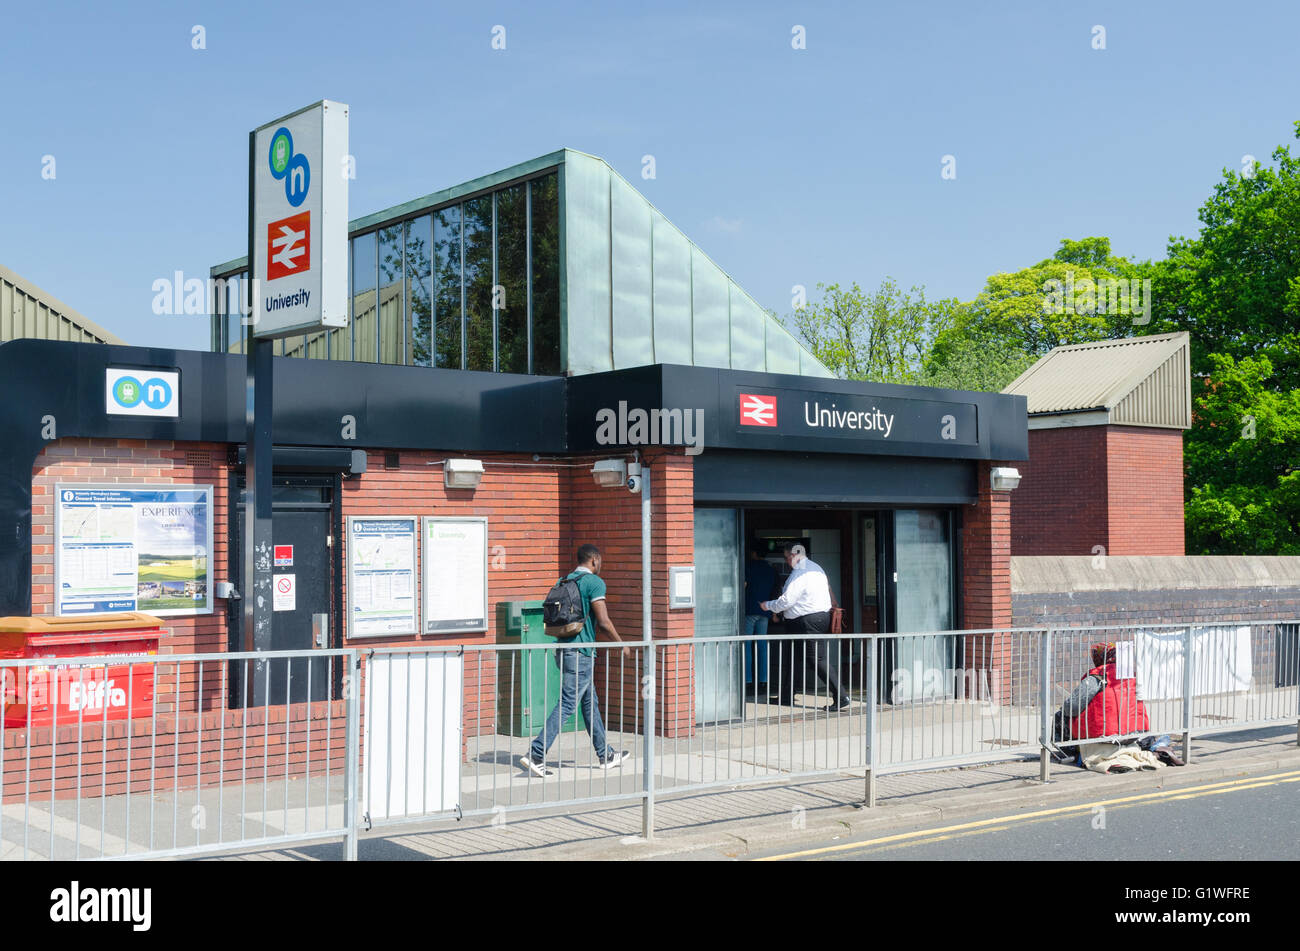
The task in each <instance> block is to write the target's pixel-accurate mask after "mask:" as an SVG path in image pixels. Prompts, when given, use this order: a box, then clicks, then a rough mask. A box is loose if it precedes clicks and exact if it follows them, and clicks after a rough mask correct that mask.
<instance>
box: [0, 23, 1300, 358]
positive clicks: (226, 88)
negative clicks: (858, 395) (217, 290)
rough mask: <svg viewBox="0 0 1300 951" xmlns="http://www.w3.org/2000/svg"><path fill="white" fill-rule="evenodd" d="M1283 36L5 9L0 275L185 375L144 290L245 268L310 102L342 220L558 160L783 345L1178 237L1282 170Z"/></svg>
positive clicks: (1142, 253) (1294, 104)
mask: <svg viewBox="0 0 1300 951" xmlns="http://www.w3.org/2000/svg"><path fill="white" fill-rule="evenodd" d="M498 24H500V25H502V26H504V27H505V28H506V49H505V50H504V51H500V50H493V49H492V47H491V39H492V28H493V27H494V26H495V25H498ZM796 24H798V25H802V26H803V27H805V29H806V37H807V41H806V42H807V48H806V49H803V50H794V49H792V48H791V29H792V27H793V26H794V25H796ZM195 25H202V26H203V27H204V30H205V33H206V49H203V50H194V49H192V48H191V37H192V27H193V26H195ZM1094 25H1101V26H1104V27H1105V30H1106V49H1105V50H1095V49H1093V48H1092V37H1093V27H1094ZM1297 35H1300V4H1296V3H1294V2H1290V0H1287V2H1281V0H1278V2H1257V3H1252V4H1249V5H1236V6H1232V5H1229V6H1225V5H1223V4H1221V3H1217V2H1169V0H1145V2H1143V3H1141V4H1132V3H1111V2H1073V0H1071V2H1049V0H1034V2H998V3H973V2H955V0H942V2H927V3H897V4H890V5H884V4H876V3H871V4H864V3H842V4H835V3H821V4H819V3H761V2H750V3H718V4H703V3H689V2H687V3H674V2H655V3H646V4H640V3H621V2H620V3H614V2H608V0H606V2H601V3H590V4H579V3H559V2H557V3H546V4H541V3H477V2H476V3H454V4H453V3H428V2H425V3H382V2H374V0H372V2H368V3H338V2H332V0H331V2H313V3H302V4H287V3H273V2H265V0H263V2H258V3H241V2H226V0H222V2H205V3H194V2H179V3H176V2H173V3H165V4H164V3H148V2H131V3H127V4H100V3H95V4H90V3H86V4H63V3H57V2H47V3H41V4H17V5H14V8H13V9H11V10H7V11H6V13H5V16H4V21H3V23H2V24H0V90H2V92H0V95H2V96H3V101H4V120H3V126H2V128H3V133H0V222H2V224H0V263H3V264H5V265H6V266H8V267H10V268H11V269H12V270H15V271H17V272H18V273H19V274H21V275H23V276H24V277H27V278H28V279H30V280H32V281H34V282H35V283H36V284H38V285H40V286H41V287H43V288H45V289H46V290H47V291H49V292H50V293H52V294H54V295H55V296H57V297H59V298H61V299H63V300H64V301H66V302H67V303H68V304H70V305H71V306H73V307H75V308H76V309H78V310H80V311H81V312H82V313H84V314H85V315H86V316H88V317H89V318H91V319H92V320H94V321H96V322H98V323H101V324H103V325H104V326H106V327H107V328H108V329H110V330H112V331H113V332H115V333H117V334H118V335H119V336H122V337H124V338H125V339H126V340H127V341H128V342H131V343H140V344H155V345H163V346H178V347H191V348H200V349H201V348H206V347H207V340H208V338H207V321H206V320H205V319H202V318H196V317H159V316H155V315H154V314H153V313H152V311H151V307H150V305H151V302H152V299H153V290H152V284H153V281H154V280H156V279H157V278H160V277H170V276H171V275H172V273H173V272H175V271H178V270H179V271H182V272H184V274H185V275H186V276H187V277H195V276H197V277H206V276H207V272H208V268H209V267H210V266H211V265H212V264H214V263H217V262H220V261H225V260H228V259H229V258H232V257H236V256H239V255H241V254H242V253H243V251H244V245H245V242H246V227H247V225H246V222H245V215H246V207H247V205H246V201H247V198H246V189H247V167H246V163H247V143H248V138H247V136H248V131H249V130H250V129H252V128H254V127H256V126H258V125H261V124H262V123H264V122H266V121H269V120H271V119H273V118H275V117H276V116H279V115H281V114H283V113H286V112H289V111H291V110H293V109H296V108H298V107H299V106H303V105H306V104H308V103H310V102H314V101H316V100H318V99H322V98H329V99H337V100H340V101H342V102H346V103H348V104H349V106H350V115H351V129H350V145H351V151H352V152H353V154H354V155H355V156H356V160H357V178H356V180H355V181H354V182H353V183H352V185H351V192H350V197H349V202H350V209H349V211H350V216H351V217H354V218H355V217H359V216H361V215H364V214H368V213H371V212H374V211H377V210H380V209H382V208H386V207H389V206H391V205H394V204H398V203H400V202H403V201H406V200H409V199H411V198H414V197H417V196H420V195H424V194H427V193H429V192H431V191H435V190H437V189H439V188H443V187H446V186H449V185H453V184H456V183H459V182H462V181H465V180H467V179H470V178H474V177H476V176H478V175H481V174H484V173H486V172H489V171H494V170H496V169H499V168H503V167H505V166H508V165H512V164H514V163H516V162H519V161H522V160H524V159H528V158H532V157H534V156H537V155H541V154H544V153H546V152H550V151H552V150H554V149H557V148H560V147H565V146H567V147H570V148H576V149H581V150H583V151H586V152H591V153H593V154H596V155H599V156H601V157H602V158H604V159H605V160H607V161H608V162H610V164H612V165H613V166H614V167H615V168H617V169H618V170H619V171H620V172H621V173H622V174H623V175H624V176H625V177H627V178H628V180H629V181H631V182H633V183H634V184H635V185H636V186H637V187H638V188H639V189H641V191H642V192H643V193H644V194H645V195H646V196H647V197H648V198H649V199H650V200H651V201H652V202H654V204H655V205H656V206H658V207H659V208H660V210H662V211H663V212H664V213H665V214H666V215H667V216H668V217H669V219H671V220H672V221H673V222H675V223H676V224H677V225H678V226H679V227H681V228H682V230H683V231H685V232H686V234H687V235H689V236H690V237H691V238H692V239H694V240H695V241H696V242H697V243H698V244H700V245H701V246H702V247H703V248H704V249H705V250H706V251H707V252H708V253H709V255H710V256H711V257H713V259H714V260H716V261H717V262H718V263H719V264H720V265H721V266H722V267H723V268H724V269H725V270H727V271H728V272H729V273H730V274H731V275H732V276H733V277H734V278H735V279H736V280H737V281H738V282H739V283H740V284H741V285H742V286H743V287H745V288H746V289H747V290H749V291H750V293H752V294H753V295H754V296H755V297H756V298H757V299H758V300H759V302H760V303H762V304H763V305H764V306H766V307H771V308H775V309H776V310H777V311H778V312H779V313H782V314H784V313H786V312H788V311H789V310H790V288H791V286H792V285H794V284H803V285H805V286H807V287H808V288H809V289H810V291H811V290H812V288H813V287H814V286H815V285H816V284H817V282H819V281H825V282H832V281H838V282H841V283H844V284H847V283H849V282H852V281H855V280H856V281H857V282H859V283H860V284H862V285H863V287H865V288H873V287H875V286H876V285H877V284H878V283H879V282H880V280H881V279H882V278H884V277H885V276H887V275H890V276H893V277H894V278H895V279H896V280H898V281H899V283H900V284H903V285H904V286H909V285H911V284H924V285H926V286H927V290H928V293H929V294H931V295H932V296H947V295H954V296H959V297H962V298H964V299H966V298H970V297H972V296H974V295H975V294H976V293H977V292H978V291H979V290H980V288H981V287H982V286H983V282H984V279H985V278H986V277H987V276H988V275H989V274H990V273H994V272H997V271H1005V270H1015V269H1017V268H1020V267H1024V266H1027V265H1030V264H1033V263H1035V262H1037V261H1039V260H1041V259H1043V258H1045V257H1048V256H1049V255H1050V254H1051V253H1052V252H1053V251H1054V250H1055V248H1056V247H1057V244H1058V242H1059V241H1060V239H1061V238H1063V237H1070V238H1080V237H1084V236H1088V235H1096V234H1102V235H1108V236H1110V237H1111V239H1112V242H1113V247H1114V249H1115V251H1116V253H1118V254H1124V255H1127V256H1130V257H1134V258H1148V257H1161V256H1163V252H1164V248H1165V244H1166V241H1167V239H1168V237H1169V236H1170V235H1171V234H1193V233H1195V231H1196V229H1197V219H1196V212H1197V209H1198V207H1199V206H1200V204H1201V202H1202V201H1203V200H1204V199H1205V198H1206V197H1207V196H1208V195H1209V194H1210V193H1211V191H1212V189H1213V186H1214V183H1215V182H1216V181H1217V180H1218V179H1219V177H1220V174H1221V172H1222V170H1223V169H1224V168H1232V169H1237V168H1240V166H1241V162H1242V156H1243V155H1245V154H1252V155H1255V156H1256V157H1258V158H1259V159H1261V160H1265V161H1267V157H1268V155H1269V154H1270V153H1271V152H1272V150H1273V148H1274V147H1275V146H1276V145H1278V144H1280V143H1290V142H1293V141H1294V140H1293V123H1294V121H1295V120H1297V119H1300V65H1298V60H1297V53H1296V49H1295V38H1296V36H1297ZM646 154H651V155H654V156H655V161H656V170H657V177H656V178H655V179H654V180H651V181H646V180H643V179H642V178H641V174H640V173H641V157H642V156H643V155H646ZM46 155H52V156H54V159H55V172H56V177H55V178H54V179H53V180H46V179H43V178H42V175H41V171H42V167H43V166H42V161H43V156H46ZM945 155H953V156H955V158H956V171H957V177H956V178H955V179H954V180H951V181H945V180H943V179H942V177H941V175H940V172H941V162H942V158H943V156H945Z"/></svg>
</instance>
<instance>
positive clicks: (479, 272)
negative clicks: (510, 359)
mask: <svg viewBox="0 0 1300 951" xmlns="http://www.w3.org/2000/svg"><path fill="white" fill-rule="evenodd" d="M464 209H465V228H464V241H465V368H466V369H468V370H491V369H492V196H491V195H484V196H483V197H482V198H474V199H471V200H470V201H467V202H465V204H464Z"/></svg>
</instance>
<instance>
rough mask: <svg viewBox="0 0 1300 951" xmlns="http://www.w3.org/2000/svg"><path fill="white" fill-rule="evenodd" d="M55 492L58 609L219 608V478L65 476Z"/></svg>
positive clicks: (172, 611)
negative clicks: (86, 479) (159, 481)
mask: <svg viewBox="0 0 1300 951" xmlns="http://www.w3.org/2000/svg"><path fill="white" fill-rule="evenodd" d="M55 493H56V498H57V500H58V501H57V504H56V505H55V509H54V591H55V596H54V613H55V614H59V615H69V614H101V613H115V612H124V611H144V612H145V613H148V614H156V615H160V616H164V617H166V616H169V615H179V614H210V613H211V612H212V578H211V575H210V571H211V565H210V562H209V556H210V554H211V552H212V486H210V485H133V486H125V485H66V484H60V485H58V486H56V487H55Z"/></svg>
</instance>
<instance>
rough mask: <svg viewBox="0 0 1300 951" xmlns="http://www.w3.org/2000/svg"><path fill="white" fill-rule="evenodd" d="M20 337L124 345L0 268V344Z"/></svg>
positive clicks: (122, 341) (15, 275)
mask: <svg viewBox="0 0 1300 951" xmlns="http://www.w3.org/2000/svg"><path fill="white" fill-rule="evenodd" d="M21 337H34V338H36V339H38V340H72V341H75V342H78V343H111V344H119V345H121V344H125V343H126V341H125V340H123V339H122V338H120V337H118V336H117V335H116V334H112V333H110V332H109V331H107V330H105V329H104V328H103V327H101V326H99V324H97V323H95V322H94V321H92V320H89V319H88V318H86V317H84V316H82V315H81V314H80V313H78V312H77V311H75V310H73V309H72V308H71V307H69V306H68V305H67V304H65V303H63V302H62V301H61V300H59V299H58V298H57V297H55V296H54V295H53V294H50V293H48V292H46V291H44V290H42V289H41V288H39V287H37V286H36V285H35V284H33V283H32V282H31V281H29V280H27V279H26V278H25V277H23V276H21V275H19V274H15V273H14V272H13V271H11V270H9V268H7V267H4V266H3V265H0V342H3V341H6V340H17V339H19V338H21Z"/></svg>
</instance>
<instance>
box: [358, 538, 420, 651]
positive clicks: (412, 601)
mask: <svg viewBox="0 0 1300 951" xmlns="http://www.w3.org/2000/svg"><path fill="white" fill-rule="evenodd" d="M416 529H417V522H416V519H415V517H414V516H397V517H391V516H385V517H379V516H370V515H358V516H353V517H350V518H349V519H348V549H347V550H348V608H347V618H348V622H347V632H346V633H347V636H348V637H380V636H383V635H400V634H418V633H419V631H420V627H419V619H418V618H417V616H416V615H417V611H416V602H417V599H416V596H415V546H416Z"/></svg>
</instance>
